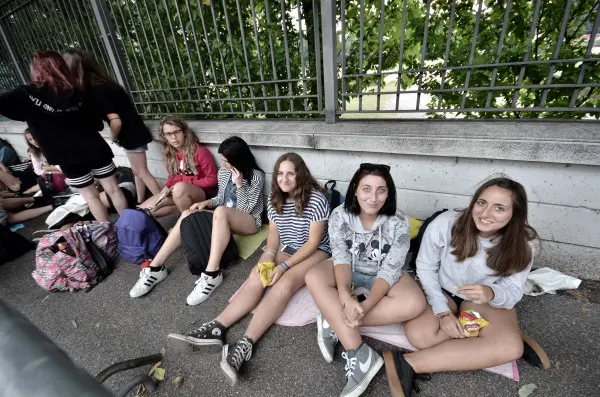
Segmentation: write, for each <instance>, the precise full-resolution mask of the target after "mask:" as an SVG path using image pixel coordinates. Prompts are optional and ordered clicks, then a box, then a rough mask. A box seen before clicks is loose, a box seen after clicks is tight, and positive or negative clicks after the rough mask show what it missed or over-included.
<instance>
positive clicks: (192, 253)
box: [181, 211, 239, 275]
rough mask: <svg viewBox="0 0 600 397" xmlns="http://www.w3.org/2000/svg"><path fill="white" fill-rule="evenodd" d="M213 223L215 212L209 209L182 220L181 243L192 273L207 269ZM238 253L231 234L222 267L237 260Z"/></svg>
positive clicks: (197, 273)
mask: <svg viewBox="0 0 600 397" xmlns="http://www.w3.org/2000/svg"><path fill="white" fill-rule="evenodd" d="M212 223H213V213H212V212H209V211H200V212H196V213H194V214H191V215H189V216H188V217H186V218H185V219H184V220H183V221H181V245H183V247H184V249H185V255H186V258H187V261H188V264H189V266H190V272H191V273H192V274H195V275H200V274H201V273H202V272H203V271H204V270H206V265H207V264H208V257H209V256H210V240H211V235H212ZM238 254H239V253H238V248H237V245H236V244H235V241H234V240H233V236H231V237H229V243H228V244H227V247H226V248H225V252H223V256H222V257H221V268H223V267H224V266H226V265H227V264H229V263H230V262H233V261H234V260H236V259H237V257H238Z"/></svg>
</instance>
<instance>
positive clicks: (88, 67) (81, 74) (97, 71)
mask: <svg viewBox="0 0 600 397" xmlns="http://www.w3.org/2000/svg"><path fill="white" fill-rule="evenodd" d="M62 57H63V59H64V60H65V62H66V63H67V66H68V68H69V71H70V72H71V74H72V75H73V78H74V80H75V84H76V87H77V88H78V89H80V90H82V91H85V90H88V89H89V88H90V87H91V86H95V85H104V84H106V85H112V86H115V87H119V88H122V87H121V86H120V85H119V84H118V83H117V82H116V81H115V80H113V79H112V78H111V77H110V76H109V75H108V74H107V73H106V72H104V71H103V70H102V69H101V68H100V66H99V65H98V62H96V59H95V58H94V57H93V55H92V54H90V53H89V52H87V51H84V50H82V49H80V48H69V49H68V50H67V51H65V52H64V53H63V55H62Z"/></svg>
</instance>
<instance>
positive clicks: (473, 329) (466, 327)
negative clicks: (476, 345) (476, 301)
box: [458, 310, 489, 338]
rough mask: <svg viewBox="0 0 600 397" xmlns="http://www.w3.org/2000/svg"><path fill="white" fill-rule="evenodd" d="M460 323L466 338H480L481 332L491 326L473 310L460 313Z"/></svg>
mask: <svg viewBox="0 0 600 397" xmlns="http://www.w3.org/2000/svg"><path fill="white" fill-rule="evenodd" d="M458 321H459V322H460V325H462V327H463V332H464V334H465V336H466V337H467V338H468V337H471V336H479V330H480V329H481V328H483V327H485V326H486V325H488V324H489V322H487V321H486V320H485V319H483V318H482V317H481V315H480V314H479V313H477V312H474V311H473V310H464V311H462V312H460V316H458Z"/></svg>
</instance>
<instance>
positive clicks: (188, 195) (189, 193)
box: [171, 182, 206, 212]
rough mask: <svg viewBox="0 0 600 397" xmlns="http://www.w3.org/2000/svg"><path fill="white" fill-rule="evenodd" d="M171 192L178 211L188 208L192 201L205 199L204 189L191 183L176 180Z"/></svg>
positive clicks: (196, 201)
mask: <svg viewBox="0 0 600 397" xmlns="http://www.w3.org/2000/svg"><path fill="white" fill-rule="evenodd" d="M171 194H172V197H173V202H174V203H175V205H176V206H177V208H178V209H179V212H183V211H185V210H187V209H189V208H190V207H191V206H192V204H194V203H198V202H200V201H204V200H206V193H204V190H202V189H200V188H199V187H198V186H196V185H192V184H191V183H185V182H177V183H176V184H175V185H174V186H173V190H172V191H171Z"/></svg>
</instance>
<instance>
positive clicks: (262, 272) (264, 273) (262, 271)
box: [258, 262, 275, 288]
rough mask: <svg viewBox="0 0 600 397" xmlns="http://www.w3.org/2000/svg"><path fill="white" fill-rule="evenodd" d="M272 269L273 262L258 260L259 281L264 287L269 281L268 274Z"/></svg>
mask: <svg viewBox="0 0 600 397" xmlns="http://www.w3.org/2000/svg"><path fill="white" fill-rule="evenodd" d="M274 269H275V263H274V262H260V263H259V264H258V276H259V277H260V281H261V282H262V284H263V287H265V288H266V287H267V285H269V283H270V282H271V279H270V278H269V276H270V275H271V273H273V270H274Z"/></svg>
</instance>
